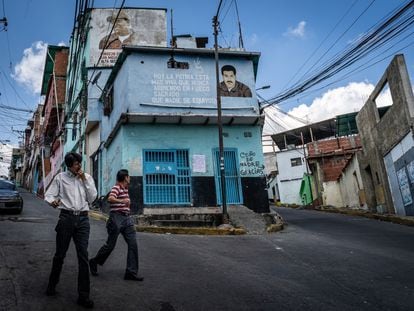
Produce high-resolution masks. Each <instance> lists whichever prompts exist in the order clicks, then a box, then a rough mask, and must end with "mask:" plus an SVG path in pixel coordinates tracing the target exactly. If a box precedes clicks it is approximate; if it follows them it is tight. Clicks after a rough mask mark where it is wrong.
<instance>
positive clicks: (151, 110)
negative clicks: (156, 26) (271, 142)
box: [95, 46, 268, 212]
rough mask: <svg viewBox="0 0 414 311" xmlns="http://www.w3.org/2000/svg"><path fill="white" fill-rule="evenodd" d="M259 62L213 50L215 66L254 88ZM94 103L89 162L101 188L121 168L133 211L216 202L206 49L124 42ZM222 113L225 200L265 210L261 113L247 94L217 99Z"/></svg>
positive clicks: (211, 79)
mask: <svg viewBox="0 0 414 311" xmlns="http://www.w3.org/2000/svg"><path fill="white" fill-rule="evenodd" d="M258 59H259V54H258V53H250V52H242V51H220V68H222V67H223V66H225V65H227V66H232V67H233V68H236V78H237V81H241V82H242V83H243V84H244V86H245V88H244V89H246V88H248V89H250V90H254V89H255V76H256V71H257V64H258ZM172 61H173V62H175V65H173V66H172V65H171V62H172ZM225 68H226V67H225ZM236 95H241V94H236ZM248 95H249V94H248ZM100 102H101V103H100V105H102V117H101V120H100V138H101V141H102V142H104V144H103V145H102V148H100V149H99V153H97V154H96V158H97V159H96V158H95V163H98V165H99V168H98V171H99V172H100V177H99V182H98V183H99V184H101V185H102V186H103V188H102V190H103V191H104V192H105V191H107V190H109V186H110V185H111V184H112V183H113V182H114V176H115V173H116V171H117V170H118V169H120V168H127V169H128V170H129V171H130V174H131V176H132V189H134V191H131V196H132V201H133V202H137V204H136V206H135V208H136V209H137V210H140V209H142V208H144V207H146V208H150V207H159V206H194V207H201V206H217V205H220V204H221V195H220V193H221V189H220V186H221V185H220V182H219V176H220V174H219V167H218V163H219V157H218V154H219V153H218V127H217V104H216V80H215V61H214V51H213V50H211V49H206V48H185V49H180V48H178V49H176V48H175V49H172V48H156V47H132V46H125V47H124V48H123V51H122V53H121V54H120V56H119V57H118V60H117V62H116V64H115V66H114V68H113V70H112V71H111V73H110V75H109V78H108V79H107V82H106V85H105V87H104V88H103V92H102V94H101V96H100ZM222 110H223V118H222V123H223V136H224V147H225V149H224V150H225V172H226V188H227V203H228V204H245V205H247V206H248V207H249V208H251V209H252V210H254V211H257V212H265V211H268V200H267V192H266V189H265V188H266V180H265V177H264V158H263V153H262V145H261V128H262V123H263V116H261V115H260V112H259V107H258V101H257V99H256V97H255V94H254V91H253V92H251V91H250V97H239V96H226V97H224V96H223V97H222Z"/></svg>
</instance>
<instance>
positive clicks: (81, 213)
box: [60, 209, 88, 216]
mask: <svg viewBox="0 0 414 311" xmlns="http://www.w3.org/2000/svg"><path fill="white" fill-rule="evenodd" d="M60 212H61V213H62V214H68V215H73V216H88V211H69V210H67V209H61V210H60Z"/></svg>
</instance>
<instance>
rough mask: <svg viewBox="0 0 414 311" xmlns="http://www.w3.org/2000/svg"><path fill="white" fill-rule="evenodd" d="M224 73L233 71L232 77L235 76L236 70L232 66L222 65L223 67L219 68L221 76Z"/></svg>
mask: <svg viewBox="0 0 414 311" xmlns="http://www.w3.org/2000/svg"><path fill="white" fill-rule="evenodd" d="M224 71H233V72H234V75H236V68H234V66H232V65H224V66H223V67H221V74H223V73H224Z"/></svg>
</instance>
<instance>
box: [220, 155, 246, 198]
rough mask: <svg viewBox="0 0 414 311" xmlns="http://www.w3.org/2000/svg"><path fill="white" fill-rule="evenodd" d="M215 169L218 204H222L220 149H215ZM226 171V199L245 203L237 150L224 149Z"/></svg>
mask: <svg viewBox="0 0 414 311" xmlns="http://www.w3.org/2000/svg"><path fill="white" fill-rule="evenodd" d="M213 154H214V168H215V169H214V171H215V174H214V175H215V180H216V193H217V204H219V205H221V195H220V194H221V178H220V171H219V167H220V153H219V150H218V149H214V150H213ZM224 171H225V178H226V200H227V203H228V204H243V196H242V192H241V181H240V175H239V166H238V159H237V150H236V149H230V148H225V149H224Z"/></svg>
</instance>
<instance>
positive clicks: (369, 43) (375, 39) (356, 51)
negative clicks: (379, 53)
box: [262, 0, 414, 108]
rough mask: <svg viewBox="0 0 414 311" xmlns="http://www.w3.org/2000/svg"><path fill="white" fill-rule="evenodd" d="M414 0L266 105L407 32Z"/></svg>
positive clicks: (313, 82)
mask: <svg viewBox="0 0 414 311" xmlns="http://www.w3.org/2000/svg"><path fill="white" fill-rule="evenodd" d="M413 5H414V0H412V1H409V2H408V3H407V4H405V5H403V6H401V7H400V8H399V9H398V10H397V11H396V13H395V14H393V15H392V16H391V17H390V18H388V19H387V20H386V21H385V22H382V23H380V24H379V26H377V27H376V28H374V29H373V30H372V31H370V32H368V33H366V34H365V35H364V36H362V37H361V38H360V39H359V40H358V41H356V42H355V43H354V44H351V45H350V47H349V48H348V49H346V50H345V51H343V52H342V53H338V54H337V55H336V56H335V57H333V58H332V59H331V60H330V61H329V62H328V63H327V64H326V65H323V67H322V68H321V69H320V70H319V72H316V73H315V74H314V75H312V76H310V77H309V78H308V79H306V80H304V81H299V82H297V83H296V84H294V85H293V86H292V87H291V88H290V89H288V90H285V91H283V92H281V93H279V94H278V95H276V96H274V97H273V98H271V99H270V100H268V102H269V104H267V105H265V106H263V107H262V108H265V107H267V106H269V105H275V104H278V103H281V102H283V101H285V100H287V99H289V98H292V97H294V96H296V95H298V94H301V93H303V92H304V91H306V90H308V89H310V88H312V87H313V86H315V85H316V84H319V83H321V82H322V81H324V80H326V79H329V78H331V77H332V76H334V75H336V74H338V73H339V72H340V71H342V70H345V69H347V68H348V67H350V66H351V65H353V64H354V63H356V62H357V61H359V60H361V59H362V58H363V57H365V56H366V55H368V54H369V53H372V52H373V51H375V50H376V49H378V48H379V47H381V46H382V45H383V44H385V43H386V42H388V41H390V40H392V39H394V38H395V37H397V36H399V35H401V34H402V33H404V32H405V31H406V30H407V29H408V27H410V26H411V25H412V24H413V23H414V11H413V10H410V9H412V7H413Z"/></svg>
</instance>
